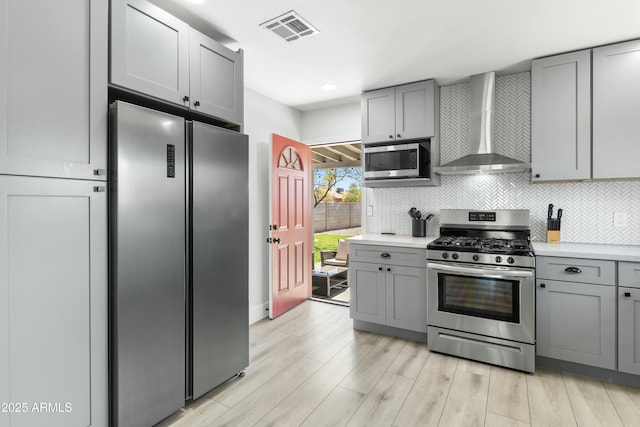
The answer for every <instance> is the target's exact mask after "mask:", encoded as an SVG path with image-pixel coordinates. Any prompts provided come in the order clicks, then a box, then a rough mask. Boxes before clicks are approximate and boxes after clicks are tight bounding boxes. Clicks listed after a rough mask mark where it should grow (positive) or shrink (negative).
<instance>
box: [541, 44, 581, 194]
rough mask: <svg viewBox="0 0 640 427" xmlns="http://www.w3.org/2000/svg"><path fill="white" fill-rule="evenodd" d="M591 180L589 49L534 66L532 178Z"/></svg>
mask: <svg viewBox="0 0 640 427" xmlns="http://www.w3.org/2000/svg"><path fill="white" fill-rule="evenodd" d="M589 178H591V51H590V50H583V51H580V52H573V53H568V54H565V55H558V56H553V57H549V58H543V59H537V60H535V61H533V62H532V64H531V179H532V181H555V180H570V179H589Z"/></svg>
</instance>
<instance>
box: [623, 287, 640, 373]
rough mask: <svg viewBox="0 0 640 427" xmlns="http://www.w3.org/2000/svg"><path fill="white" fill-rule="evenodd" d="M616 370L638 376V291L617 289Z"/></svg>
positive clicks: (639, 348)
mask: <svg viewBox="0 0 640 427" xmlns="http://www.w3.org/2000/svg"><path fill="white" fill-rule="evenodd" d="M618 370H619V371H622V372H627V373H629V374H635V375H640V289H637V288H619V289H618Z"/></svg>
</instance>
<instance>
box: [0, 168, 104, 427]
mask: <svg viewBox="0 0 640 427" xmlns="http://www.w3.org/2000/svg"><path fill="white" fill-rule="evenodd" d="M96 185H97V186H100V187H101V188H100V189H101V190H104V186H105V184H103V183H96V182H90V181H79V180H60V179H49V178H32V177H14V176H0V236H2V238H1V239H0V271H2V274H0V313H2V316H0V401H2V402H28V404H29V407H28V410H27V413H13V414H11V413H0V426H3V427H4V426H9V425H10V426H11V427H20V426H25V427H26V426H36V425H38V426H45V425H46V426H60V427H67V426H106V425H107V422H108V416H107V402H108V397H107V270H106V267H107V241H106V239H107V218H106V216H107V212H106V192H104V191H101V192H94V186H96ZM38 402H44V403H47V402H51V404H52V405H58V406H55V409H53V408H48V410H47V408H45V411H43V412H39V411H36V410H34V408H33V404H35V403H38Z"/></svg>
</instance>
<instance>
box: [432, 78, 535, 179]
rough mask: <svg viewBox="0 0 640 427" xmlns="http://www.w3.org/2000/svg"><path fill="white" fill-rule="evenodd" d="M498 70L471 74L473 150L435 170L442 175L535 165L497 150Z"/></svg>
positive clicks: (513, 168) (500, 170)
mask: <svg viewBox="0 0 640 427" xmlns="http://www.w3.org/2000/svg"><path fill="white" fill-rule="evenodd" d="M495 82H496V74H495V72H493V71H492V72H490V73H485V74H478V75H475V76H471V93H470V98H471V106H470V107H471V108H470V114H469V139H470V141H469V142H470V147H471V154H468V155H466V156H464V157H461V158H459V159H457V160H454V161H452V162H449V163H447V164H444V165H442V166H439V167H434V168H433V170H434V172H436V173H439V174H441V175H462V174H476V173H498V172H525V171H528V170H530V169H531V164H530V163H524V162H521V161H520V160H515V159H512V158H510V157H506V156H503V155H501V154H496V153H494V152H493V127H494V110H495V86H496V84H495Z"/></svg>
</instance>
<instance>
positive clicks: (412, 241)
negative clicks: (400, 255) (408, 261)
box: [345, 234, 436, 249]
mask: <svg viewBox="0 0 640 427" xmlns="http://www.w3.org/2000/svg"><path fill="white" fill-rule="evenodd" d="M435 239H436V236H427V237H412V236H408V235H405V234H396V235H389V234H362V235H360V236H353V237H349V238H348V239H345V240H347V241H348V242H349V243H359V244H363V245H386V246H401V247H405V248H419V249H426V248H427V245H428V244H429V243H431V241H432V240H435Z"/></svg>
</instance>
